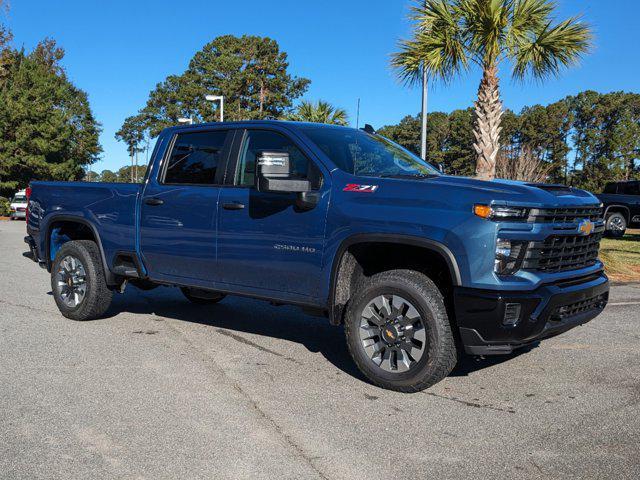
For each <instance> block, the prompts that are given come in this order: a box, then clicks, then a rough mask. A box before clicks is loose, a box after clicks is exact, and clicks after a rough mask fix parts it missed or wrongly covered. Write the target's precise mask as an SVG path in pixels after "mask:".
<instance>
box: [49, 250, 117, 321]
mask: <svg viewBox="0 0 640 480" xmlns="http://www.w3.org/2000/svg"><path fill="white" fill-rule="evenodd" d="M67 255H71V256H74V257H76V258H77V259H78V260H80V262H82V265H83V266H84V269H85V272H86V293H85V296H84V299H83V300H82V301H81V302H80V303H79V304H78V305H77V306H76V307H74V308H71V307H69V306H67V305H65V303H64V302H63V301H62V299H61V298H60V296H59V295H58V293H57V288H56V273H57V271H58V268H59V265H60V262H61V261H62V259H63V258H65V257H66V256H67ZM51 291H52V292H53V298H54V299H55V302H56V305H58V309H59V310H60V313H62V315H64V316H65V317H67V318H69V319H71V320H79V321H82V320H94V319H97V318H101V317H102V316H103V315H104V314H105V313H106V311H107V310H108V308H109V305H111V298H112V297H113V291H112V290H110V289H109V287H107V282H106V279H105V274H104V267H103V264H102V258H101V256H100V250H99V249H98V246H97V245H96V243H95V242H93V241H91V240H74V241H71V242H67V243H65V244H64V245H63V246H62V247H60V249H59V250H58V253H56V257H55V259H54V260H53V265H52V266H51Z"/></svg>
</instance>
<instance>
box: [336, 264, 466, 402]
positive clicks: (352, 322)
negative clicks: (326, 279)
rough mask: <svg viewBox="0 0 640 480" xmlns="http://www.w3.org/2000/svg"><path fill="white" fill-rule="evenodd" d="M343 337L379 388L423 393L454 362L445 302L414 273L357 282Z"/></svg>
mask: <svg viewBox="0 0 640 480" xmlns="http://www.w3.org/2000/svg"><path fill="white" fill-rule="evenodd" d="M344 332H345V338H346V341H347V347H348V349H349V353H350V354H351V358H353V361H354V363H355V364H356V366H357V367H358V369H359V370H360V372H362V373H363V374H364V376H365V377H367V379H368V380H369V381H371V382H372V383H374V384H375V385H378V386H379V387H382V388H388V389H391V390H397V391H399V392H417V391H419V390H423V389H425V388H428V387H430V386H432V385H435V384H436V383H438V382H439V381H440V380H442V379H443V378H445V377H446V376H447V375H449V373H450V372H451V370H452V369H453V367H454V366H455V364H456V362H457V348H456V344H455V339H454V336H453V332H452V329H451V323H450V321H449V318H448V315H447V309H446V308H445V305H444V297H443V296H442V293H441V292H440V290H439V289H438V287H437V286H436V285H435V284H434V283H433V281H432V280H431V279H430V278H429V277H427V276H426V275H424V274H423V273H420V272H416V271H413V270H404V269H398V270H388V271H385V272H380V273H376V274H375V275H372V276H370V277H366V278H363V279H361V280H360V282H359V283H358V285H357V286H356V288H355V291H354V293H353V294H352V296H351V298H350V299H349V302H348V303H347V309H346V311H345V313H344Z"/></svg>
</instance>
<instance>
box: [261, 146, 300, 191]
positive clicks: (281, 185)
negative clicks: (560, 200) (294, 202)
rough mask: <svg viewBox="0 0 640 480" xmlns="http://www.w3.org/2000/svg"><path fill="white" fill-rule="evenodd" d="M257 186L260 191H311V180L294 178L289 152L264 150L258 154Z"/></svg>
mask: <svg viewBox="0 0 640 480" xmlns="http://www.w3.org/2000/svg"><path fill="white" fill-rule="evenodd" d="M256 188H257V189H258V191H259V192H294V193H301V192H309V191H310V190H311V183H310V182H309V180H302V179H297V178H293V175H292V173H291V162H290V159H289V152H284V151H280V150H264V151H261V152H258V153H257V155H256Z"/></svg>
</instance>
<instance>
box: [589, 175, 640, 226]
mask: <svg viewBox="0 0 640 480" xmlns="http://www.w3.org/2000/svg"><path fill="white" fill-rule="evenodd" d="M597 197H598V199H599V200H600V201H601V202H602V204H603V206H604V219H605V231H606V233H607V234H608V235H609V236H611V237H613V238H622V237H623V236H624V234H625V232H626V230H627V228H640V181H638V180H635V181H629V182H612V183H607V184H606V185H605V187H604V193H601V194H599V195H597Z"/></svg>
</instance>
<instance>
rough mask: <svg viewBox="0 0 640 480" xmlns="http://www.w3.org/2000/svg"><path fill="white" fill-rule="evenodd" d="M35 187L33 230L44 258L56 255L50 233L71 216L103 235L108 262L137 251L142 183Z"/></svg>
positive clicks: (70, 184) (32, 232)
mask: <svg viewBox="0 0 640 480" xmlns="http://www.w3.org/2000/svg"><path fill="white" fill-rule="evenodd" d="M31 188H32V191H31V197H30V207H29V208H30V213H29V216H30V222H29V230H30V234H31V235H32V236H33V238H34V240H35V241H36V243H37V245H38V249H39V251H40V252H41V255H42V257H43V259H44V257H45V256H46V255H47V254H48V255H49V259H50V260H51V256H52V254H54V253H55V252H54V251H53V249H52V247H51V246H50V245H46V236H47V235H46V234H47V232H49V231H51V229H52V228H55V225H56V224H58V223H60V222H63V221H65V218H68V217H74V218H76V219H77V218H81V219H85V220H86V221H87V225H88V226H89V227H90V228H93V229H94V231H96V233H99V236H100V240H101V243H102V249H103V253H104V256H105V259H106V260H107V262H109V261H110V260H111V259H112V258H113V257H114V255H115V253H116V252H117V251H122V250H129V251H134V250H135V245H136V199H137V197H138V193H139V191H140V185H139V184H130V183H97V182H32V183H31ZM41 233H42V234H41ZM45 252H46V253H45Z"/></svg>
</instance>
